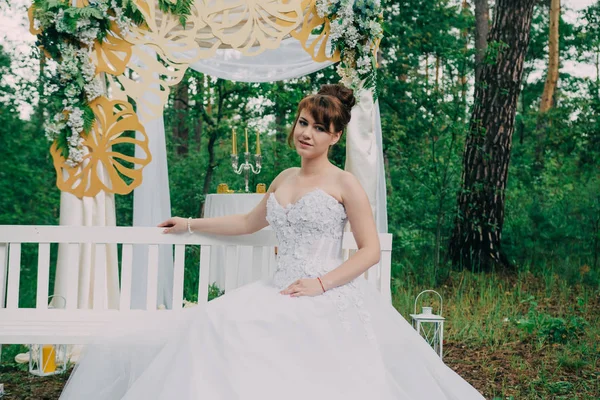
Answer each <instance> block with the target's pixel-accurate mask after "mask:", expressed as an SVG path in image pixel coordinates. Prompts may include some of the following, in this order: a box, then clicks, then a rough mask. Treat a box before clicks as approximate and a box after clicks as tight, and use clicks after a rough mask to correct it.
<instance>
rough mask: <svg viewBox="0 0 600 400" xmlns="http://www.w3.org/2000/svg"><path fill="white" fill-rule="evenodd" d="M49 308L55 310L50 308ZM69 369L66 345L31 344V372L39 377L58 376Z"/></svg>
mask: <svg viewBox="0 0 600 400" xmlns="http://www.w3.org/2000/svg"><path fill="white" fill-rule="evenodd" d="M52 297H58V298H62V300H63V302H64V300H65V299H64V297H62V296H50V298H52ZM48 308H54V307H53V306H48ZM66 369H67V345H66V344H37V343H36V344H30V345H29V372H30V373H31V374H33V375H37V376H48V375H56V374H60V373H62V372H65V370H66Z"/></svg>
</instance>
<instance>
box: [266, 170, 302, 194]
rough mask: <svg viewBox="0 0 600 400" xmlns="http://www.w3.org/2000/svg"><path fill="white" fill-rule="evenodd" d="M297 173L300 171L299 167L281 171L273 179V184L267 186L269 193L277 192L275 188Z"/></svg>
mask: <svg viewBox="0 0 600 400" xmlns="http://www.w3.org/2000/svg"><path fill="white" fill-rule="evenodd" d="M298 171H300V168H299V167H292V168H288V169H284V170H283V171H281V172H280V173H279V175H277V177H276V178H275V179H273V182H271V186H269V192H274V191H275V190H277V188H278V187H279V186H280V185H281V184H282V183H283V182H285V181H286V180H287V179H288V178H289V177H290V176H294V175H296V174H298Z"/></svg>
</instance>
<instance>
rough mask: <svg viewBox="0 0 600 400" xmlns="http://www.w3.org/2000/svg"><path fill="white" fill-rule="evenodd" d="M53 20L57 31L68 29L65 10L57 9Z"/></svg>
mask: <svg viewBox="0 0 600 400" xmlns="http://www.w3.org/2000/svg"><path fill="white" fill-rule="evenodd" d="M54 20H55V21H56V30H57V31H58V32H69V31H70V27H69V26H68V25H67V24H66V23H65V10H63V9H60V10H58V12H57V13H56V16H55V17H54Z"/></svg>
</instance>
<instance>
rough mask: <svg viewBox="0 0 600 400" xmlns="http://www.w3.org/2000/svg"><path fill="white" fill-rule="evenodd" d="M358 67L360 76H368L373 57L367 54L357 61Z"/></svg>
mask: <svg viewBox="0 0 600 400" xmlns="http://www.w3.org/2000/svg"><path fill="white" fill-rule="evenodd" d="M356 67H357V68H358V73H359V74H367V73H369V72H370V71H371V57H370V55H368V54H365V55H364V56H362V57H361V58H359V59H358V60H356Z"/></svg>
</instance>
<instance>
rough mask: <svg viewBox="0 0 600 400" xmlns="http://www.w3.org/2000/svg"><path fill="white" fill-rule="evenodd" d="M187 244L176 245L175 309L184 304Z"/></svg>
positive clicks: (174, 266)
mask: <svg viewBox="0 0 600 400" xmlns="http://www.w3.org/2000/svg"><path fill="white" fill-rule="evenodd" d="M184 261H185V245H183V244H176V245H175V261H174V263H173V307H172V308H173V309H174V310H177V309H180V308H181V307H182V304H183V277H184V272H185V271H184V269H185V263H184Z"/></svg>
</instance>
